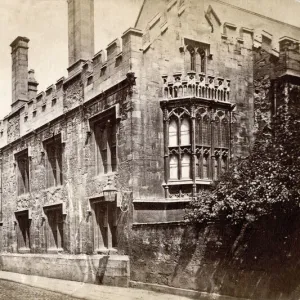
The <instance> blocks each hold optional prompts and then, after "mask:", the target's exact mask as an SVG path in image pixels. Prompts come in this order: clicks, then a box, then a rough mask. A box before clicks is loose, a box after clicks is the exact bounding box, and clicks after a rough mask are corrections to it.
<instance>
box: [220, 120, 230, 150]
mask: <svg viewBox="0 0 300 300" xmlns="http://www.w3.org/2000/svg"><path fill="white" fill-rule="evenodd" d="M221 139H222V141H221V146H222V147H226V148H228V147H229V142H230V141H229V121H228V119H227V117H224V118H223V120H222V123H221Z"/></svg>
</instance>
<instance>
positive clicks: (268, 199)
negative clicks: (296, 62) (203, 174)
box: [186, 83, 300, 223]
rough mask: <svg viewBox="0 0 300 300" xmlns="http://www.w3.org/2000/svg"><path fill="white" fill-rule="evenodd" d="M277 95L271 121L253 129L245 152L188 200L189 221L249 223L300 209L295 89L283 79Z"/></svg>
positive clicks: (299, 110)
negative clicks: (212, 182)
mask: <svg viewBox="0 0 300 300" xmlns="http://www.w3.org/2000/svg"><path fill="white" fill-rule="evenodd" d="M278 95H279V96H280V98H281V99H279V101H278V103H279V104H280V105H279V106H278V108H277V110H276V115H275V116H274V117H273V119H272V123H271V124H270V125H271V126H269V125H266V126H264V127H261V128H259V129H258V131H257V134H256V140H255V143H254V145H253V148H252V150H251V152H250V154H249V156H248V157H246V158H243V159H238V160H236V161H235V162H234V163H233V164H232V165H231V166H230V168H229V170H228V171H227V172H226V173H225V174H223V176H222V177H221V178H220V181H218V182H215V183H214V185H213V186H211V187H210V189H208V190H203V191H201V192H200V194H199V196H198V197H197V198H196V199H194V200H192V201H191V203H190V205H189V208H188V210H187V214H186V219H187V220H188V221H191V222H195V223H202V222H207V221H214V220H220V219H227V220H230V221H231V222H233V223H238V222H243V221H247V222H249V221H255V220H257V219H258V218H260V217H262V216H264V215H267V214H273V215H274V216H276V215H277V214H283V213H289V212H292V211H295V210H299V208H300V89H299V87H297V86H291V85H289V84H288V83H286V84H285V86H284V87H282V89H280V93H278ZM278 95H277V96H278ZM270 128H271V130H270Z"/></svg>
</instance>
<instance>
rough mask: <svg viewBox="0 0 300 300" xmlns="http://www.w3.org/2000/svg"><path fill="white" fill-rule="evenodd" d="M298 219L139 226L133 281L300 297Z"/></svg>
mask: <svg viewBox="0 0 300 300" xmlns="http://www.w3.org/2000/svg"><path fill="white" fill-rule="evenodd" d="M298 220H299V215H294V216H289V217H287V216H282V217H280V218H278V217H277V218H274V217H272V216H271V217H268V218H265V219H263V220H261V221H259V222H256V223H252V224H243V225H235V226H233V225H230V224H224V223H223V224H221V223H219V224H210V225H207V226H188V225H187V226H184V225H180V226H174V225H173V226H170V225H164V226H156V227H153V226H152V227H151V225H146V226H142V227H139V228H136V229H135V231H134V234H133V237H134V238H133V240H132V245H133V251H132V257H131V265H132V268H131V269H132V271H131V279H132V280H136V281H142V282H147V283H155V284H164V285H169V286H173V287H180V288H186V289H194V290H198V291H203V292H208V293H218V294H222V295H230V296H234V297H244V298H252V299H255V300H259V299H263V300H267V299H272V300H277V299H278V300H279V299H280V300H285V299H289V300H290V299H300V223H299V221H298ZM144 250H145V251H144Z"/></svg>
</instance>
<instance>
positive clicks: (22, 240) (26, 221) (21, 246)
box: [15, 210, 31, 253]
mask: <svg viewBox="0 0 300 300" xmlns="http://www.w3.org/2000/svg"><path fill="white" fill-rule="evenodd" d="M15 216H16V220H17V224H16V226H17V228H16V229H17V247H18V251H19V252H22V253H24V252H29V251H30V223H31V218H29V211H28V210H23V211H17V212H15Z"/></svg>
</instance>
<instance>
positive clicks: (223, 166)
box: [221, 155, 227, 173]
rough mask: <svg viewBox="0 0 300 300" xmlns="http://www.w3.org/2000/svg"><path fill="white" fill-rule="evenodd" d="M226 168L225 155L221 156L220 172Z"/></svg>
mask: <svg viewBox="0 0 300 300" xmlns="http://www.w3.org/2000/svg"><path fill="white" fill-rule="evenodd" d="M226 170H227V156H224V155H223V156H222V157H221V172H222V173H224V172H225V171H226Z"/></svg>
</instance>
